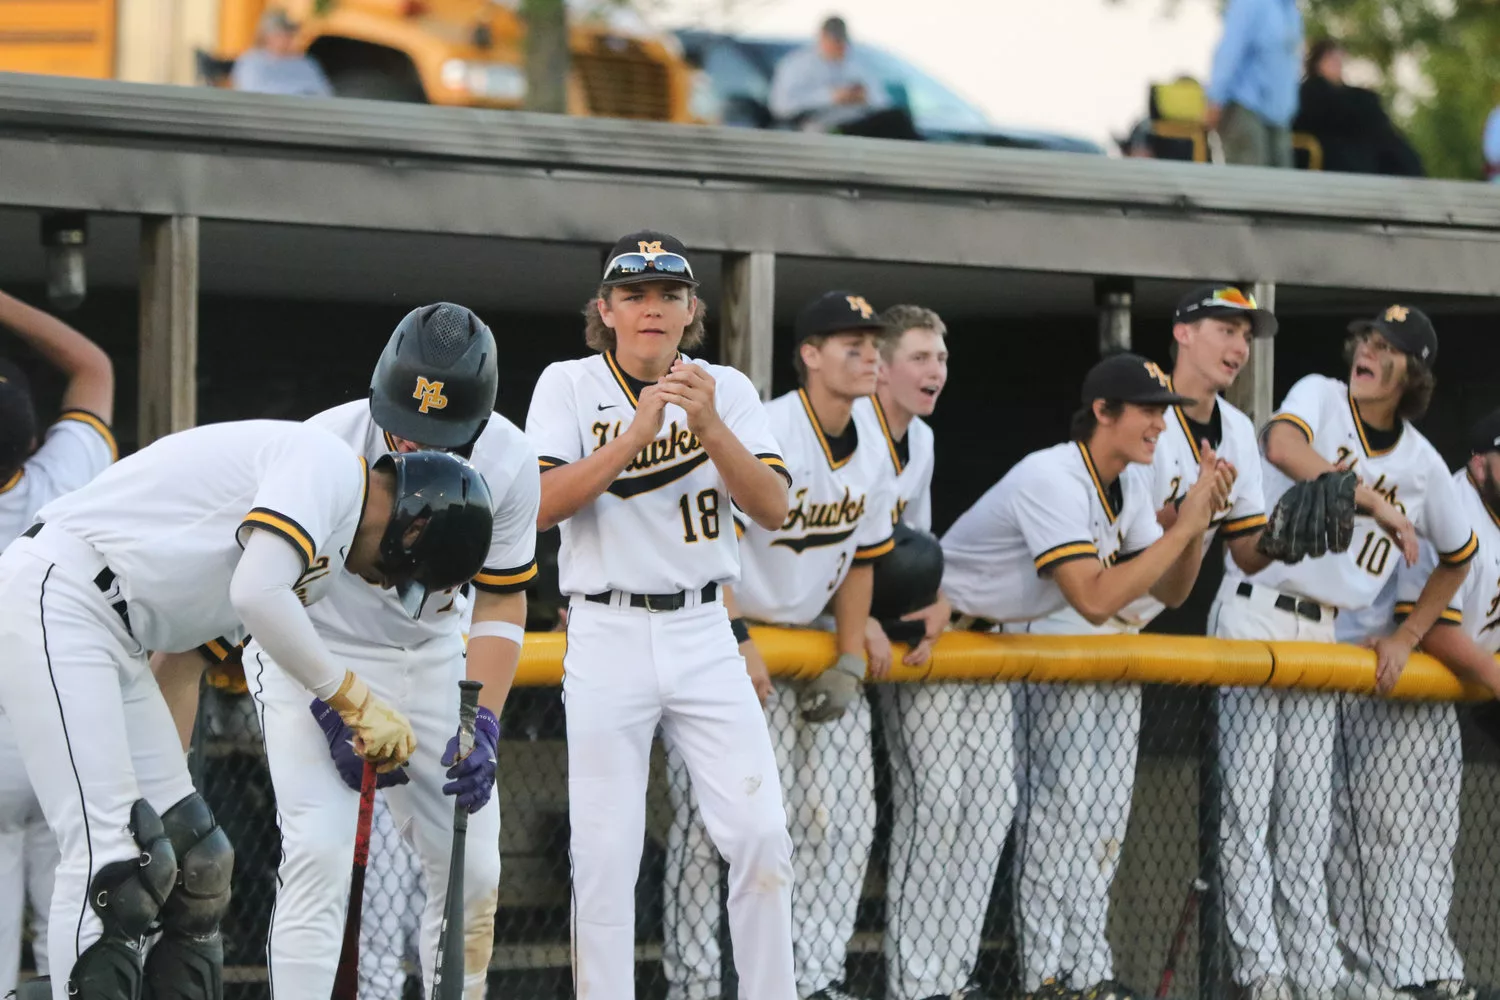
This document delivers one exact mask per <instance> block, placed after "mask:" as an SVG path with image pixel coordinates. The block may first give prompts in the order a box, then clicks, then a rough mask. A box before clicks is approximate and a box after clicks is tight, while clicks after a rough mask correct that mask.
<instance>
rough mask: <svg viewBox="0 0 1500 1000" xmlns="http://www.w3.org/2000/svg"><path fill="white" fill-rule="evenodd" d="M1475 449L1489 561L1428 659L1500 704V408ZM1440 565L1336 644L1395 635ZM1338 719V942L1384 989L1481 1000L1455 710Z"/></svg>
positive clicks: (1475, 504)
mask: <svg viewBox="0 0 1500 1000" xmlns="http://www.w3.org/2000/svg"><path fill="white" fill-rule="evenodd" d="M1469 438H1470V451H1471V457H1470V459H1469V461H1468V463H1467V465H1466V466H1465V467H1463V468H1460V469H1459V470H1458V472H1456V473H1455V474H1454V476H1453V483H1454V489H1455V491H1456V492H1457V493H1458V498H1459V502H1460V503H1461V504H1462V505H1463V508H1464V510H1465V512H1466V513H1467V514H1468V517H1469V522H1470V523H1471V524H1472V525H1473V527H1474V531H1475V534H1476V535H1477V536H1478V539H1479V551H1478V552H1477V553H1476V555H1475V557H1474V560H1473V562H1472V564H1471V565H1470V568H1469V572H1468V575H1467V576H1465V577H1464V581H1463V583H1462V584H1461V585H1460V586H1459V588H1458V592H1457V593H1456V594H1455V595H1454V596H1453V599H1452V600H1451V601H1449V602H1448V606H1447V608H1445V609H1444V610H1443V612H1442V614H1441V615H1440V616H1439V618H1438V622H1437V625H1435V626H1434V627H1433V628H1432V629H1430V630H1429V631H1428V632H1427V633H1426V635H1424V636H1423V637H1422V649H1423V650H1424V651H1425V652H1427V653H1430V654H1432V655H1433V656H1436V657H1437V658H1438V659H1440V660H1441V661H1442V662H1443V663H1444V664H1445V665H1447V666H1448V667H1449V668H1450V669H1451V670H1453V672H1454V673H1456V674H1458V675H1459V676H1460V677H1463V678H1465V679H1467V680H1472V681H1475V682H1477V683H1479V684H1481V685H1483V686H1485V687H1487V688H1488V689H1489V690H1490V691H1491V692H1492V693H1493V694H1494V695H1495V696H1496V697H1500V666H1497V665H1496V663H1495V659H1494V655H1495V653H1496V652H1500V618H1497V615H1496V611H1497V609H1500V410H1497V411H1494V412H1491V413H1489V414H1488V415H1486V416H1485V417H1484V418H1482V419H1481V420H1479V421H1478V422H1477V423H1476V424H1475V425H1474V427H1473V428H1472V429H1471V431H1470V435H1469ZM1437 565H1438V554H1437V550H1436V549H1434V548H1433V547H1432V545H1431V544H1430V543H1428V542H1425V541H1424V542H1423V543H1422V554H1421V558H1420V559H1419V560H1418V562H1417V564H1416V565H1415V566H1405V565H1403V566H1400V567H1399V568H1398V569H1397V571H1396V574H1395V576H1394V577H1392V579H1391V580H1390V581H1389V582H1387V584H1386V586H1385V588H1384V589H1383V590H1382V591H1381V594H1380V598H1379V599H1377V600H1376V602H1375V603H1374V604H1373V605H1371V606H1370V608H1368V609H1366V610H1365V611H1363V612H1359V613H1356V614H1351V615H1340V616H1339V618H1338V623H1337V632H1338V637H1339V641H1341V642H1356V643H1359V642H1368V641H1369V640H1371V639H1373V638H1376V637H1379V636H1383V635H1388V634H1390V633H1391V632H1394V631H1395V630H1397V629H1398V628H1399V627H1400V625H1401V623H1403V622H1405V621H1406V620H1407V618H1408V616H1409V615H1410V614H1411V612H1412V609H1413V608H1414V607H1415V605H1416V602H1417V600H1418V599H1419V598H1420V597H1421V593H1422V588H1423V586H1424V585H1425V584H1426V582H1427V579H1428V577H1429V576H1430V575H1431V573H1432V571H1433V569H1435V568H1436V567H1437ZM1339 709H1340V710H1339V723H1340V726H1339V736H1340V741H1341V742H1340V746H1339V754H1338V759H1337V763H1336V765H1335V770H1334V778H1333V784H1334V812H1333V823H1334V836H1333V856H1332V861H1331V863H1330V865H1329V889H1330V892H1331V894H1332V903H1333V913H1334V919H1335V923H1336V926H1337V929H1338V932H1339V940H1340V942H1341V943H1342V944H1343V946H1344V948H1345V949H1346V950H1347V952H1348V953H1349V954H1350V956H1351V957H1352V959H1353V961H1354V964H1355V967H1356V968H1358V969H1360V970H1361V971H1362V972H1364V973H1365V974H1367V975H1369V976H1370V977H1371V978H1373V979H1375V980H1376V981H1378V982H1381V983H1383V984H1384V985H1386V986H1389V987H1393V988H1396V989H1398V990H1400V991H1401V992H1403V993H1408V994H1411V995H1413V996H1415V997H1419V998H1421V1000H1475V998H1476V997H1477V996H1478V995H1479V994H1480V991H1479V990H1478V988H1476V987H1475V986H1473V985H1471V984H1469V983H1468V982H1466V981H1465V977H1464V962H1463V956H1462V955H1460V954H1459V951H1458V946H1457V945H1456V944H1455V943H1454V941H1453V937H1452V935H1451V934H1450V933H1449V930H1448V915H1449V911H1450V910H1451V909H1452V906H1453V885H1454V871H1453V851H1454V848H1455V847H1456V846H1457V843H1458V825H1459V792H1460V786H1461V784H1462V777H1463V748H1462V743H1461V741H1460V738H1459V728H1458V713H1457V710H1456V709H1455V708H1454V706H1453V705H1451V704H1446V703H1442V702H1403V701H1386V700H1383V699H1373V698H1363V697H1353V696H1349V697H1345V698H1344V699H1342V702H1341V704H1340V707H1339Z"/></svg>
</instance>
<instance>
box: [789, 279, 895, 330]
mask: <svg viewBox="0 0 1500 1000" xmlns="http://www.w3.org/2000/svg"><path fill="white" fill-rule="evenodd" d="M883 329H885V325H884V324H883V323H881V322H880V314H879V313H878V312H876V311H875V307H874V306H872V305H870V303H869V301H868V300H867V299H866V298H865V297H864V296H863V295H859V294H856V293H855V292H850V291H845V290H838V291H832V292H824V293H823V294H822V295H819V296H818V297H817V298H815V299H813V300H812V301H811V302H809V303H807V305H805V306H803V307H802V311H801V312H799V313H797V322H796V324H795V325H794V328H793V332H794V333H795V334H796V337H797V342H798V343H801V342H802V341H804V340H806V339H807V338H808V337H817V336H820V335H827V334H832V333H858V332H859V331H861V330H883Z"/></svg>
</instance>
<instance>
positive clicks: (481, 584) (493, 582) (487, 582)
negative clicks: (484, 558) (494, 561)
mask: <svg viewBox="0 0 1500 1000" xmlns="http://www.w3.org/2000/svg"><path fill="white" fill-rule="evenodd" d="M536 574H537V568H536V560H535V559H533V560H532V561H531V562H529V563H527V564H526V565H525V566H518V567H516V568H515V569H490V568H489V567H488V566H486V567H485V568H484V569H482V570H480V571H479V575H478V576H476V577H474V586H476V587H478V588H479V589H480V590H487V591H489V592H490V593H492V594H510V593H514V592H516V591H518V590H525V589H526V585H527V584H528V583H530V582H531V581H532V580H535V579H536Z"/></svg>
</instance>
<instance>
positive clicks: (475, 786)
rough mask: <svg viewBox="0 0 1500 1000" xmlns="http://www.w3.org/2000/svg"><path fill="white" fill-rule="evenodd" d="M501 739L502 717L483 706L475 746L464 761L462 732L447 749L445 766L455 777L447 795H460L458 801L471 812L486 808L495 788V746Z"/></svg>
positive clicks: (476, 722) (445, 789)
mask: <svg viewBox="0 0 1500 1000" xmlns="http://www.w3.org/2000/svg"><path fill="white" fill-rule="evenodd" d="M499 742H500V720H499V719H497V718H495V713H494V712H491V711H490V710H489V709H487V708H484V707H481V708H480V709H479V712H478V714H476V715H475V716H474V749H473V751H471V752H470V753H469V755H468V756H467V757H465V758H464V759H463V760H456V758H457V757H458V734H457V733H454V734H453V738H452V739H450V740H449V741H448V749H446V750H444V751H443V761H442V763H443V766H444V767H447V768H448V777H450V778H452V779H454V780H452V781H450V782H448V783H447V784H446V785H444V786H443V794H444V795H456V796H458V804H459V805H460V806H462V807H464V808H465V809H467V810H469V812H471V813H476V812H478V811H479V810H480V809H483V808H484V804H485V803H486V802H488V801H489V800H490V793H491V792H492V791H494V789H495V757H496V754H495V748H496V746H497V745H498V744H499Z"/></svg>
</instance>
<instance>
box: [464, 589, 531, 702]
mask: <svg viewBox="0 0 1500 1000" xmlns="http://www.w3.org/2000/svg"><path fill="white" fill-rule="evenodd" d="M486 622H491V623H498V624H499V625H500V626H501V628H500V629H499V630H500V631H505V632H513V631H515V630H520V631H521V633H522V635H524V634H525V628H526V592H525V591H517V592H516V593H514V594H491V593H487V592H486V591H482V590H481V591H477V592H476V594H475V597H474V615H473V620H472V622H471V624H470V626H469V650H468V655H467V659H466V661H465V664H466V674H467V676H468V678H469V680H471V681H478V682H479V683H481V684H483V685H484V687H483V688H481V689H480V691H479V704H480V705H482V706H483V707H485V708H487V709H489V710H490V711H491V712H493V713H495V717H496V718H497V719H498V718H499V717H500V712H501V710H502V709H504V708H505V700H506V699H507V698H509V697H510V689H511V687H513V686H514V685H515V682H516V668H517V667H518V666H519V665H520V662H521V644H520V643H519V642H516V641H514V640H513V639H511V638H507V637H505V636H498V635H476V634H475V633H476V632H482V631H484V629H483V625H484V623H486Z"/></svg>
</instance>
